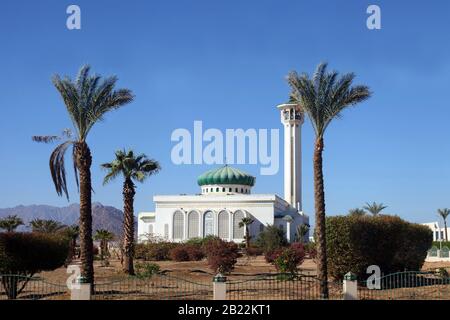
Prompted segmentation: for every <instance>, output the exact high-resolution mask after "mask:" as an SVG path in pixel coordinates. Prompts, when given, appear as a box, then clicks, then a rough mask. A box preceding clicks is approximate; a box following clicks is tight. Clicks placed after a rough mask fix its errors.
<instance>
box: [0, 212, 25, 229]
mask: <svg viewBox="0 0 450 320" xmlns="http://www.w3.org/2000/svg"><path fill="white" fill-rule="evenodd" d="M21 225H23V220H22V219H21V218H19V217H18V216H17V215H9V216H7V217H5V218H3V219H0V229H3V230H6V232H14V231H15V230H16V229H17V228H18V227H19V226H21Z"/></svg>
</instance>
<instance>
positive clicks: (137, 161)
mask: <svg viewBox="0 0 450 320" xmlns="http://www.w3.org/2000/svg"><path fill="white" fill-rule="evenodd" d="M115 156H116V158H115V159H114V160H113V161H112V162H111V163H104V164H102V165H101V166H102V168H104V169H106V170H107V171H108V173H107V175H106V176H105V179H104V181H103V184H104V185H105V184H107V183H108V182H110V181H111V180H113V179H114V178H116V177H117V176H119V175H122V176H123V178H124V183H123V191H122V194H123V203H124V206H123V213H124V223H123V243H122V252H123V256H124V260H123V270H124V272H125V273H128V274H131V275H133V274H134V267H133V255H134V212H133V211H134V209H133V207H134V195H135V194H136V191H135V184H134V182H135V181H137V182H141V183H142V182H144V181H145V179H147V178H148V177H149V176H151V175H153V174H156V173H157V172H158V171H159V170H160V166H159V163H158V162H157V161H155V160H152V159H148V158H147V156H146V155H145V154H141V155H138V156H135V154H134V152H133V151H132V150H129V151H126V150H123V151H121V150H118V151H116V153H115Z"/></svg>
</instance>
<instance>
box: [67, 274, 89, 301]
mask: <svg viewBox="0 0 450 320" xmlns="http://www.w3.org/2000/svg"><path fill="white" fill-rule="evenodd" d="M70 300H91V284H90V283H86V282H85V278H83V277H78V278H77V279H76V282H75V284H72V288H71V292H70Z"/></svg>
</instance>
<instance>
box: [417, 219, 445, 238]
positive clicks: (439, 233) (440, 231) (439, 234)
mask: <svg viewBox="0 0 450 320" xmlns="http://www.w3.org/2000/svg"><path fill="white" fill-rule="evenodd" d="M422 225H424V226H427V227H428V228H430V229H431V231H433V241H441V240H442V241H445V228H444V227H440V226H439V222H428V223H422ZM447 235H448V237H449V238H450V228H447Z"/></svg>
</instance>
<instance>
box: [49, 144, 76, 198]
mask: <svg viewBox="0 0 450 320" xmlns="http://www.w3.org/2000/svg"><path fill="white" fill-rule="evenodd" d="M71 145H73V142H72V141H66V142H64V143H62V144H60V145H59V146H57V147H56V148H55V150H53V152H52V154H51V155H50V162H49V165H50V173H51V175H52V179H53V183H54V185H55V189H56V193H57V194H58V195H59V196H62V195H63V194H65V195H66V197H67V200H69V192H68V191H67V181H66V169H65V165H64V156H65V153H66V151H67V148H69V147H70V146H71Z"/></svg>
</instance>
